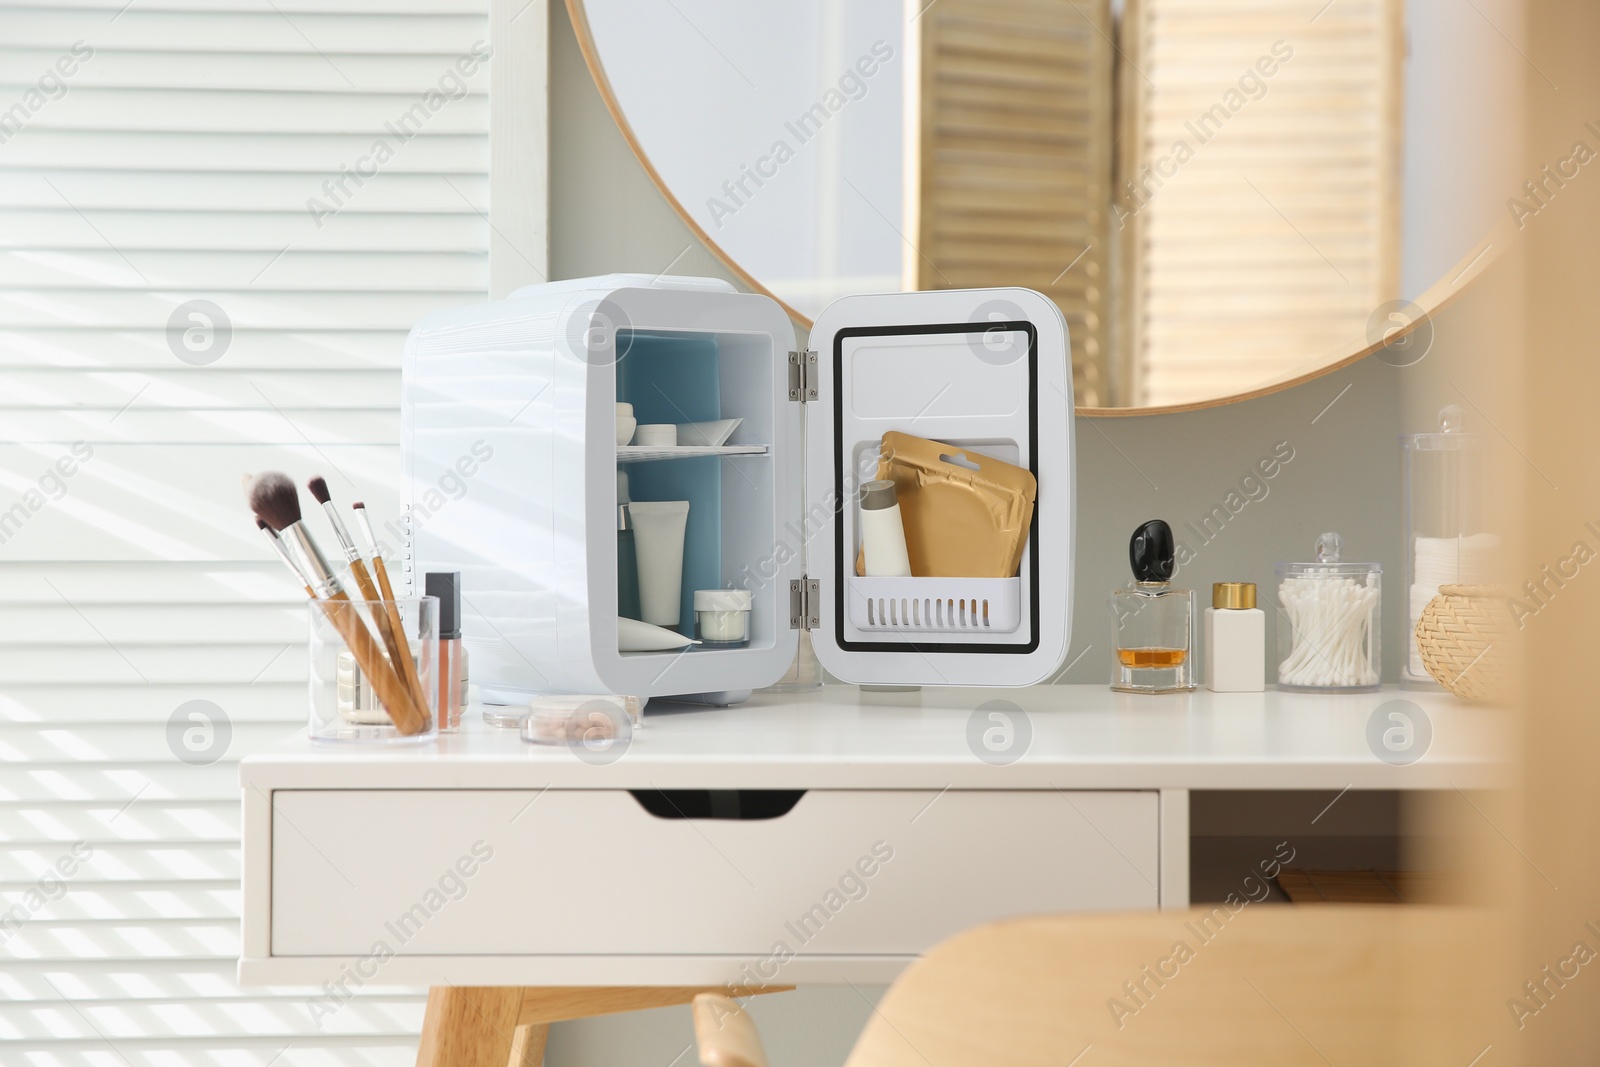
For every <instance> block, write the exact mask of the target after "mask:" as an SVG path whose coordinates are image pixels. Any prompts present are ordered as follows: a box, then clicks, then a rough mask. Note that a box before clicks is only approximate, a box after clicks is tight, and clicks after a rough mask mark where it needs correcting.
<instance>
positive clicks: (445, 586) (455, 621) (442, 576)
mask: <svg viewBox="0 0 1600 1067" xmlns="http://www.w3.org/2000/svg"><path fill="white" fill-rule="evenodd" d="M423 590H424V592H426V593H427V595H428V596H436V597H438V598H439V666H438V671H439V732H440V733H442V734H443V733H455V732H456V731H457V730H460V729H461V708H462V705H464V704H465V703H466V702H467V653H466V650H465V649H464V648H462V647H461V572H460V571H429V572H428V573H427V574H426V575H424V576H423Z"/></svg>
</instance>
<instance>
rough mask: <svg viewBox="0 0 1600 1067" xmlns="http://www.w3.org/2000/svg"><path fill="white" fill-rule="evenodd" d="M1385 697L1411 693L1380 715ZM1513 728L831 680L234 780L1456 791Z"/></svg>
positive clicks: (1496, 772) (307, 756) (1490, 769)
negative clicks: (585, 744)
mask: <svg viewBox="0 0 1600 1067" xmlns="http://www.w3.org/2000/svg"><path fill="white" fill-rule="evenodd" d="M1393 701H1404V702H1407V703H1404V704H1400V705H1396V706H1394V707H1387V708H1384V711H1383V712H1381V713H1380V712H1378V709H1379V708H1380V707H1384V706H1385V705H1389V704H1390V702H1393ZM1397 709H1398V710H1400V711H1402V712H1404V713H1405V714H1406V715H1407V716H1408V717H1409V718H1410V719H1412V720H1416V721H1417V722H1418V723H1419V725H1420V724H1421V723H1423V722H1425V724H1426V729H1427V730H1429V731H1431V740H1429V741H1428V742H1427V748H1426V751H1425V752H1424V753H1423V754H1422V755H1421V757H1420V758H1418V759H1416V760H1414V761H1413V762H1410V763H1407V764H1396V763H1389V762H1385V761H1384V760H1382V759H1380V758H1379V757H1378V756H1377V755H1376V754H1375V753H1376V751H1378V750H1379V749H1381V743H1380V742H1377V741H1376V740H1372V741H1369V734H1372V735H1373V736H1374V737H1376V736H1377V735H1381V733H1382V729H1383V728H1384V727H1385V726H1387V725H1388V724H1390V723H1391V722H1392V720H1390V719H1389V718H1388V712H1389V711H1392V710H1397ZM991 710H999V711H1001V712H1003V713H1007V714H1009V716H1010V721H1011V722H1013V723H1014V724H1016V725H1015V726H1014V729H1016V730H1018V731H1019V733H1020V731H1023V730H1026V731H1027V732H1029V733H1031V738H1030V739H1029V741H1028V743H1027V746H1026V750H1025V751H1024V752H1023V754H1022V755H1021V756H1020V758H1017V759H1015V761H1014V762H1010V763H1002V764H992V763H988V762H985V761H984V760H983V759H980V758H979V757H978V755H976V754H975V752H976V751H977V750H979V749H981V748H982V743H981V740H980V741H972V740H969V737H978V738H981V735H982V732H983V730H984V729H986V728H989V727H991V726H993V725H994V724H995V723H996V722H997V721H999V720H993V719H991V718H989V714H988V713H989V712H990V711H991ZM1018 710H1020V711H1021V712H1022V714H1021V715H1020V716H1019V715H1018V714H1017V711H1018ZM1375 713H1377V718H1378V719H1379V721H1380V725H1379V728H1378V729H1377V730H1376V731H1375V732H1374V731H1372V729H1371V725H1370V724H1371V723H1372V720H1373V719H1374V715H1375ZM975 718H976V721H974V720H975ZM1508 727H1509V721H1508V715H1507V713H1506V712H1505V711H1503V710H1500V709H1494V708H1483V707H1476V706H1473V705H1469V704H1464V703H1462V702H1460V701H1457V700H1455V699H1454V698H1452V697H1449V696H1447V695H1443V694H1436V693H1421V692H1413V691H1406V690H1399V689H1392V688H1386V689H1385V690H1384V691H1382V692H1379V693H1363V694H1350V695H1319V694H1299V693H1279V692H1275V691H1269V692H1266V693H1253V694H1216V693H1211V692H1208V691H1206V690H1204V689H1202V690H1198V691H1195V692H1193V693H1186V694H1168V695H1161V696H1144V695H1128V694H1121V693H1113V692H1111V691H1110V690H1109V689H1107V688H1106V687H1104V686H1084V685H1073V686H1068V685H1055V686H1036V687H1033V688H1029V689H935V688H928V689H923V690H920V691H913V692H906V693H892V694H891V693H872V692H867V693H864V692H862V691H861V690H860V689H858V688H856V687H854V686H845V685H830V686H827V687H824V688H823V689H820V690H817V691H814V692H810V693H803V694H776V693H764V692H763V693H757V694H756V695H755V696H754V697H752V698H751V699H750V700H749V701H748V702H746V703H744V704H741V705H738V706H736V707H731V708H709V707H701V706H695V705H685V704H668V703H665V702H662V701H656V702H653V703H652V704H651V705H650V707H649V708H648V709H647V711H646V712H645V717H644V725H643V727H642V728H641V729H639V730H638V731H637V732H636V733H635V734H634V736H633V738H632V740H631V743H630V744H629V745H628V746H627V747H626V748H625V749H624V750H622V751H621V752H620V755H619V756H618V757H617V758H616V759H615V760H614V761H612V762H610V763H596V762H591V761H588V760H584V759H580V758H579V757H578V755H576V754H575V753H574V752H573V751H571V750H570V749H568V748H566V747H563V746H556V747H549V746H541V745H532V744H528V743H526V742H524V741H522V740H521V739H520V737H519V736H518V734H517V732H516V731H515V730H502V729H495V728H492V727H488V726H486V725H484V723H483V722H482V720H481V718H480V717H479V712H478V709H476V708H473V709H470V710H469V711H468V712H467V713H466V714H465V716H464V722H463V726H462V730H461V732H460V733H458V734H455V735H449V736H441V737H440V738H438V739H437V740H434V741H430V742H425V743H421V744H408V745H392V746H377V745H357V744H351V743H326V742H323V743H313V742H311V741H310V740H308V739H307V738H306V737H305V736H304V734H303V733H301V734H299V735H297V736H295V737H293V738H290V739H289V740H287V741H285V742H284V743H283V744H281V745H279V746H278V747H276V748H274V749H271V750H269V751H267V752H265V753H262V754H260V755H255V756H250V757H248V758H246V759H245V760H244V761H243V762H242V764H241V765H240V777H241V780H242V782H243V783H244V785H245V786H246V787H253V788H257V789H261V790H272V789H527V788H533V789H539V788H544V787H556V788H568V789H649V788H657V789H929V788H932V789H945V788H965V789H1048V788H1056V789H1067V788H1073V789H1159V788H1166V789H1343V788H1346V787H1350V788H1357V789H1451V788H1462V789H1465V788H1473V787H1487V786H1495V785H1500V784H1503V783H1504V781H1505V779H1506V777H1507V763H1508V762H1509V758H1510V752H1509V750H1508V747H1507V746H1508V739H1509V737H1510V736H1511V734H1512V731H1511V730H1510V729H1509V728H1508ZM1417 737H1418V738H1419V739H1420V732H1419V733H1418V734H1417ZM1375 745H1377V746H1378V747H1377V748H1375V747H1374V746H1375ZM975 746H976V747H975ZM1420 747H1421V746H1420V741H1419V742H1414V750H1415V749H1416V748H1420ZM1020 748H1021V746H1020V744H1019V745H1016V746H1015V748H1013V750H1012V751H1016V750H1018V749H1020ZM996 758H1003V757H996Z"/></svg>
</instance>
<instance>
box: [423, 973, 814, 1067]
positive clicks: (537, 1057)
mask: <svg viewBox="0 0 1600 1067" xmlns="http://www.w3.org/2000/svg"><path fill="white" fill-rule="evenodd" d="M793 988H794V987H793V986H759V987H751V988H744V987H729V986H438V985H436V986H434V987H433V988H432V989H429V990H428V1013H427V1015H426V1016H425V1017H424V1019H423V1021H422V1041H421V1042H420V1044H418V1046H417V1067H539V1065H540V1064H541V1063H542V1062H543V1060H544V1044H545V1039H546V1038H547V1037H548V1036H549V1032H550V1024H551V1023H553V1022H559V1021H561V1020H564V1019H585V1018H588V1017H590V1016H593V1015H610V1014H613V1013H616V1012H624V1011H638V1010H640V1009H642V1008H661V1007H666V1006H668V1005H672V1004H688V1003H691V1002H692V1001H693V1000H694V998H695V996H696V995H697V994H700V993H722V994H725V995H727V996H730V997H747V996H754V995H756V994H758V993H782V992H784V991H786V990H790V989H793Z"/></svg>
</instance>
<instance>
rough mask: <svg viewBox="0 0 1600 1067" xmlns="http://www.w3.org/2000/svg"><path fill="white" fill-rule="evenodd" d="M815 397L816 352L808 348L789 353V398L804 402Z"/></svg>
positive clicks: (796, 401)
mask: <svg viewBox="0 0 1600 1067" xmlns="http://www.w3.org/2000/svg"><path fill="white" fill-rule="evenodd" d="M816 398H817V354H816V353H815V352H813V351H811V350H810V349H807V350H806V351H804V352H790V353H789V399H790V400H793V401H794V402H795V403H798V404H804V403H806V402H807V401H808V400H815V399H816Z"/></svg>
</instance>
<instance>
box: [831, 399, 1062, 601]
mask: <svg viewBox="0 0 1600 1067" xmlns="http://www.w3.org/2000/svg"><path fill="white" fill-rule="evenodd" d="M878 477H879V478H881V479H888V480H890V481H893V482H894V483H895V493H896V496H897V498H898V500H899V504H900V512H901V517H902V519H903V521H904V524H905V536H906V550H907V553H908V554H909V556H910V558H911V573H912V575H914V576H916V577H919V578H1012V577H1015V576H1016V574H1017V570H1018V568H1019V567H1020V566H1021V564H1022V551H1023V549H1024V548H1025V547H1026V546H1027V543H1028V533H1029V531H1030V529H1031V528H1032V526H1033V506H1034V500H1035V497H1036V495H1037V492H1038V482H1037V480H1036V479H1035V478H1034V476H1033V473H1032V472H1031V471H1028V470H1026V469H1024V468H1022V467H1018V466H1016V465H1015V464H1011V463H1006V462H1004V461H1003V460H998V459H995V458H993V457H991V456H985V455H983V454H981V453H978V452H974V451H972V450H971V449H965V448H960V447H957V446H954V445H949V444H944V443H942V442H940V441H930V440H928V439H926V438H923V437H914V436H912V435H911V434H907V433H901V432H900V431H898V430H890V431H889V432H888V433H885V434H884V435H883V443H882V453H881V458H880V459H879V461H878ZM862 572H863V568H862V564H861V559H860V558H859V556H858V558H857V562H856V573H857V574H861V573H862Z"/></svg>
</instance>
